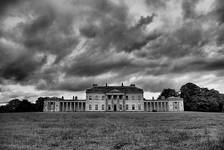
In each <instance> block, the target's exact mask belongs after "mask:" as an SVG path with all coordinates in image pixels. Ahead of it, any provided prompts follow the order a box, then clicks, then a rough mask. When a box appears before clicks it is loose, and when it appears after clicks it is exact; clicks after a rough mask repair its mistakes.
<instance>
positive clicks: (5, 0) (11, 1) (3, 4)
mask: <svg viewBox="0 0 224 150" xmlns="http://www.w3.org/2000/svg"><path fill="white" fill-rule="evenodd" d="M20 1H21V0H1V1H0V18H1V16H2V15H3V14H4V13H5V11H6V10H7V9H8V8H9V7H11V6H14V5H16V4H18V3H19V2H20Z"/></svg>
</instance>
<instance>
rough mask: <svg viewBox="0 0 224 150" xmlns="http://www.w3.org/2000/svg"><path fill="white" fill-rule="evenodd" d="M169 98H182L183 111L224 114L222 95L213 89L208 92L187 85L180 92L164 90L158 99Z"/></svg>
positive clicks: (191, 84)
mask: <svg viewBox="0 0 224 150" xmlns="http://www.w3.org/2000/svg"><path fill="white" fill-rule="evenodd" d="M171 96H174V97H176V96H180V97H181V98H183V100H184V110H185V111H204V112H224V94H221V93H219V91H217V90H214V89H211V90H209V89H208V88H201V87H199V86H197V85H196V84H193V83H187V84H185V85H183V86H182V87H181V88H180V92H176V91H175V90H174V89H164V90H163V91H162V93H161V94H160V96H159V97H158V99H161V98H162V97H164V98H168V97H171Z"/></svg>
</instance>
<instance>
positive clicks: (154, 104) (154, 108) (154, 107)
mask: <svg viewBox="0 0 224 150" xmlns="http://www.w3.org/2000/svg"><path fill="white" fill-rule="evenodd" d="M153 110H156V102H153Z"/></svg>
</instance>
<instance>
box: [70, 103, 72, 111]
mask: <svg viewBox="0 0 224 150" xmlns="http://www.w3.org/2000/svg"><path fill="white" fill-rule="evenodd" d="M70 111H72V102H70Z"/></svg>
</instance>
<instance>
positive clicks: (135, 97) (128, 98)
mask: <svg viewBox="0 0 224 150" xmlns="http://www.w3.org/2000/svg"><path fill="white" fill-rule="evenodd" d="M44 111H45V112H76V111H107V112H115V111H118V112H125V111H151V112H168V111H170V112H178V111H184V104H183V99H182V98H180V97H170V98H168V99H163V100H146V99H144V97H143V90H142V89H140V88H138V87H136V86H135V85H134V84H131V85H130V86H123V84H122V85H121V86H107V85H106V86H98V85H95V84H94V85H93V87H91V88H89V89H87V90H86V99H85V100H79V99H77V98H74V97H73V99H71V100H68V99H67V100H66V99H64V98H49V99H47V100H45V101H44Z"/></svg>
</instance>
